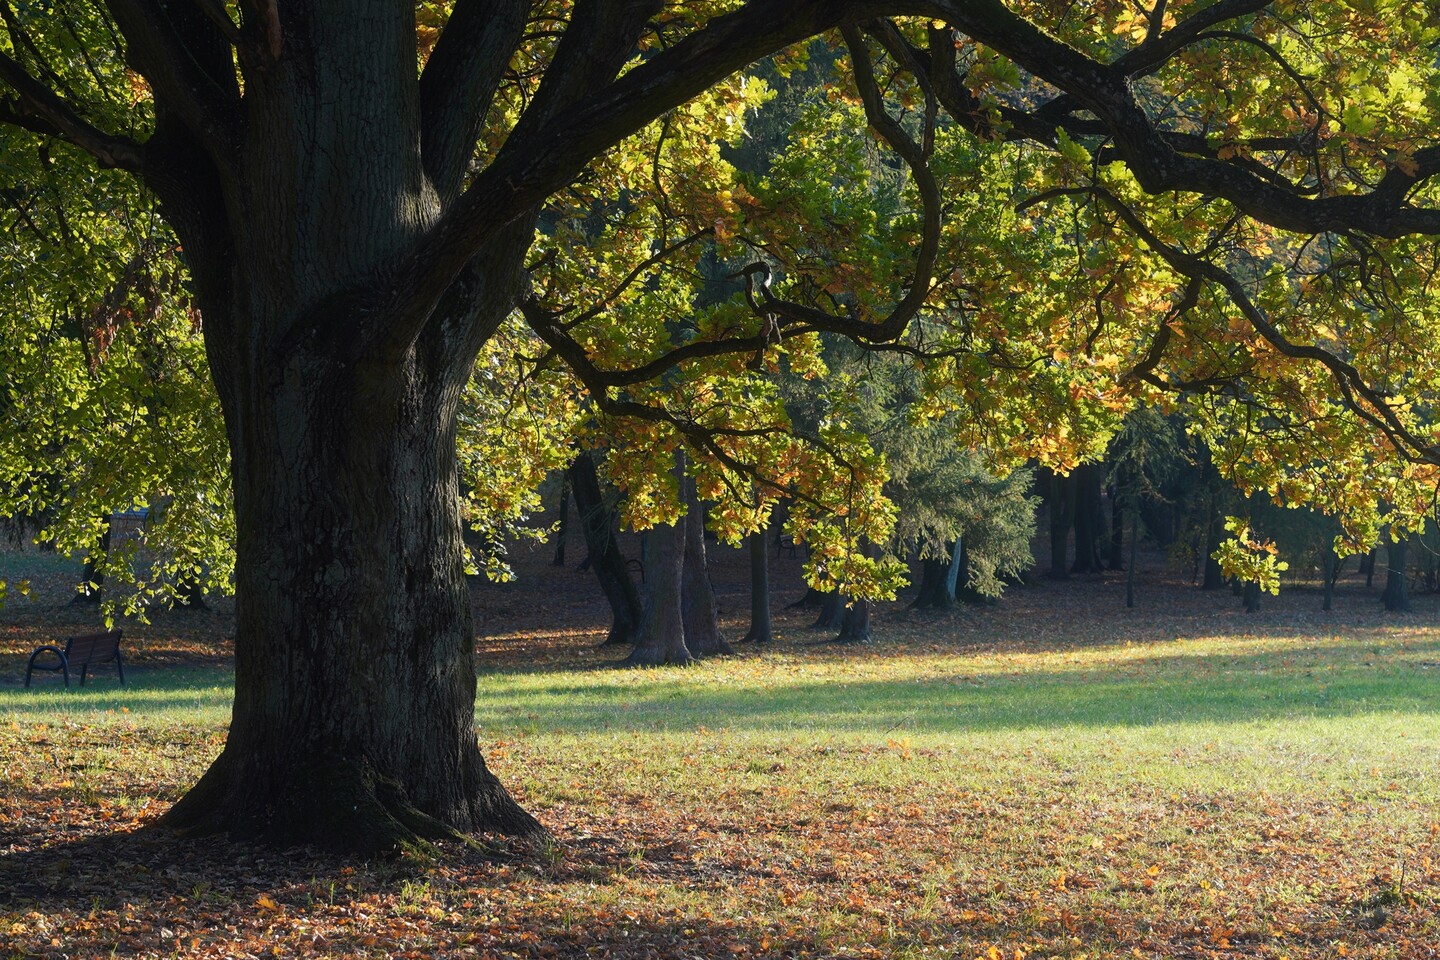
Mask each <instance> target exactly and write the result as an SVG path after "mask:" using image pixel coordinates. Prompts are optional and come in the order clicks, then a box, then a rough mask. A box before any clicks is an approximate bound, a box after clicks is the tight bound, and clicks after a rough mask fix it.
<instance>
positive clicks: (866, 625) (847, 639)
mask: <svg viewBox="0 0 1440 960" xmlns="http://www.w3.org/2000/svg"><path fill="white" fill-rule="evenodd" d="M835 642H836V643H869V642H870V601H869V600H863V599H859V598H857V599H855V600H853V601H851V603H850V605H849V606H847V607H845V610H844V614H843V616H842V618H841V621H840V633H839V634H838V635H837V636H836V637H835Z"/></svg>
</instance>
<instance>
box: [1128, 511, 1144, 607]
mask: <svg viewBox="0 0 1440 960" xmlns="http://www.w3.org/2000/svg"><path fill="white" fill-rule="evenodd" d="M1137 506H1138V504H1132V505H1131V507H1130V568H1129V569H1128V570H1126V571H1125V609H1127V610H1129V609H1133V608H1134V606H1135V567H1136V561H1135V551H1136V547H1137V546H1138V545H1139V543H1140V511H1139V510H1137V509H1136V507H1137Z"/></svg>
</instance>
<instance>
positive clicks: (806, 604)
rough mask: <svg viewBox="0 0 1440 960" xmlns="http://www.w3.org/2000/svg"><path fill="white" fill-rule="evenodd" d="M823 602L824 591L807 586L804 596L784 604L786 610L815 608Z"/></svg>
mask: <svg viewBox="0 0 1440 960" xmlns="http://www.w3.org/2000/svg"><path fill="white" fill-rule="evenodd" d="M824 603H825V592H824V591H823V590H816V589H815V588H814V587H807V588H806V590H805V596H803V597H801V598H800V599H799V600H796V601H795V602H794V603H790V604H786V606H785V609H786V610H815V609H817V608H819V607H820V606H821V605H823V604H824Z"/></svg>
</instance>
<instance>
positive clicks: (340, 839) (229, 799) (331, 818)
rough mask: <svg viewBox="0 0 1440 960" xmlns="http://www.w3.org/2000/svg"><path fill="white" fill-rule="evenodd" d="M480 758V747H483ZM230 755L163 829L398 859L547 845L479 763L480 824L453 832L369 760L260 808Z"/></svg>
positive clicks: (322, 766)
mask: <svg viewBox="0 0 1440 960" xmlns="http://www.w3.org/2000/svg"><path fill="white" fill-rule="evenodd" d="M477 753H478V748H477ZM230 757H231V754H229V753H228V752H227V753H222V754H221V755H220V757H219V758H218V759H216V761H215V763H214V764H212V765H211V767H210V769H209V770H207V771H206V772H205V775H204V776H203V777H201V778H200V781H199V782H198V783H196V784H195V786H194V787H192V788H191V789H190V791H189V792H188V793H186V794H185V796H183V797H181V798H180V800H179V801H178V802H177V803H176V804H175V805H174V806H173V807H171V808H170V810H169V811H167V812H166V813H165V815H164V816H163V817H162V818H161V819H160V825H161V826H162V827H165V828H168V829H171V830H174V831H176V832H177V833H180V834H181V835H184V836H213V835H215V834H222V833H223V834H229V835H230V836H231V837H232V838H233V839H236V840H256V841H261V842H264V843H269V844H278V845H281V846H299V845H311V846H315V847H319V848H321V849H324V850H329V851H332V852H335V853H341V854H349V855H356V856H362V857H373V856H393V855H395V854H398V853H400V852H401V851H403V850H404V849H406V848H407V847H414V846H417V845H420V844H423V843H425V842H426V841H433V840H459V841H462V842H467V843H473V842H474V841H473V840H472V839H471V838H470V837H469V836H468V834H471V833H495V834H501V835H503V836H510V837H522V838H527V839H534V840H543V839H546V838H548V837H549V835H550V834H549V831H547V830H546V829H545V828H544V827H543V826H542V825H541V824H540V822H539V821H537V820H536V819H535V818H534V817H532V816H531V815H530V814H528V813H526V812H525V811H524V810H523V809H522V808H521V807H520V805H519V804H517V803H516V802H515V801H514V800H513V799H512V798H511V797H510V794H509V793H508V792H507V791H506V790H505V788H504V787H503V786H501V784H500V781H499V780H497V779H495V776H494V775H493V774H491V773H490V772H489V771H488V770H485V769H484V764H483V761H480V760H479V758H478V756H477V758H476V763H475V764H473V765H471V766H472V769H475V768H477V767H478V768H479V769H480V770H481V771H482V772H481V773H480V775H479V776H477V777H473V778H472V779H474V780H475V781H476V782H474V783H471V784H468V785H467V786H466V790H467V791H468V792H469V794H470V795H471V797H472V800H471V803H470V807H471V810H472V811H473V821H474V822H472V823H467V824H463V825H459V826H457V825H452V824H449V823H446V822H444V821H442V820H440V819H438V818H436V817H433V816H431V815H430V814H428V813H425V812H424V811H422V810H420V809H419V808H417V807H416V806H414V805H413V804H412V803H411V802H410V800H409V798H408V797H407V796H406V793H405V790H404V788H403V787H402V786H401V785H400V784H399V783H398V782H396V781H395V780H393V779H391V778H389V777H386V776H384V775H383V774H381V773H380V772H379V771H378V770H376V769H375V767H374V765H373V764H371V763H370V762H369V761H368V760H364V759H353V758H347V757H343V756H330V757H325V758H323V759H320V760H317V761H316V762H315V763H314V764H313V765H312V766H311V767H310V769H309V770H308V772H307V773H305V774H297V775H296V776H294V777H292V778H291V779H290V780H289V781H287V782H286V784H285V786H286V788H287V789H286V791H285V793H284V795H281V796H278V797H271V798H269V802H268V803H265V804H263V805H262V804H259V803H256V802H255V798H254V797H253V796H252V795H251V794H250V792H249V791H247V790H246V789H244V785H243V784H237V783H235V782H234V781H235V780H236V779H237V777H238V776H242V775H243V774H240V773H239V772H238V771H236V770H235V764H234V763H233V761H231V760H230Z"/></svg>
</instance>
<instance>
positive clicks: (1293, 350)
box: [1083, 187, 1440, 465]
mask: <svg viewBox="0 0 1440 960" xmlns="http://www.w3.org/2000/svg"><path fill="white" fill-rule="evenodd" d="M1083 192H1086V193H1089V194H1091V195H1093V196H1094V197H1095V198H1097V199H1099V200H1101V201H1103V202H1104V203H1105V204H1106V205H1107V206H1109V207H1110V208H1111V209H1112V210H1114V211H1115V213H1116V215H1117V216H1119V217H1120V219H1121V220H1123V221H1124V222H1125V225H1126V226H1127V227H1129V228H1130V229H1131V231H1133V232H1134V234H1135V235H1136V236H1137V237H1139V238H1140V239H1141V240H1142V241H1144V243H1145V244H1146V246H1148V247H1150V248H1151V249H1152V250H1154V251H1155V252H1156V253H1157V254H1159V255H1160V257H1161V258H1162V259H1163V260H1164V261H1165V262H1166V263H1168V264H1169V265H1170V266H1171V267H1172V268H1173V269H1175V270H1176V271H1178V272H1179V273H1181V274H1183V275H1184V276H1186V277H1189V278H1190V279H1191V280H1203V281H1207V282H1210V283H1214V284H1216V285H1217V286H1219V287H1221V288H1222V289H1223V290H1224V291H1225V292H1226V294H1227V295H1228V296H1229V298H1230V300H1231V302H1232V303H1234V304H1235V306H1236V307H1237V308H1239V310H1240V312H1241V313H1242V314H1243V315H1244V317H1245V319H1246V320H1247V321H1249V323H1250V325H1251V326H1252V327H1253V328H1254V329H1255V332H1256V333H1258V334H1260V336H1261V337H1262V338H1263V339H1264V340H1265V342H1266V343H1268V344H1270V346H1271V347H1272V348H1274V350H1275V351H1276V352H1277V353H1279V354H1281V355H1283V356H1286V357H1290V358H1291V359H1294V360H1308V361H1311V362H1314V363H1318V364H1320V365H1321V366H1323V367H1324V368H1325V369H1326V370H1327V371H1329V373H1330V376H1331V379H1332V380H1333V381H1334V382H1335V385H1336V386H1337V387H1338V388H1339V389H1340V399H1341V402H1342V403H1343V404H1344V405H1345V407H1346V408H1347V409H1348V410H1350V412H1351V413H1353V414H1355V415H1356V416H1358V417H1359V418H1360V419H1362V420H1364V421H1365V422H1366V423H1369V424H1370V425H1371V426H1373V427H1375V428H1377V429H1378V430H1380V432H1381V433H1382V434H1384V436H1385V437H1386V438H1387V439H1389V440H1390V442H1391V443H1392V444H1393V445H1394V447H1395V449H1396V451H1397V452H1399V453H1400V455H1401V456H1404V457H1406V458H1407V459H1410V460H1413V461H1416V462H1421V463H1431V464H1436V465H1440V446H1437V445H1435V444H1434V443H1431V442H1429V441H1427V440H1425V439H1424V438H1423V437H1420V436H1418V435H1417V434H1416V433H1415V432H1414V431H1412V430H1411V429H1410V428H1409V427H1407V426H1406V425H1405V424H1404V422H1403V421H1401V419H1400V416H1399V414H1397V413H1396V412H1395V409H1394V407H1392V406H1391V405H1390V404H1389V402H1388V401H1387V400H1386V398H1385V395H1384V393H1383V392H1382V391H1380V390H1377V389H1376V388H1375V387H1373V386H1371V385H1370V384H1369V383H1368V382H1367V381H1366V380H1365V378H1364V376H1363V375H1362V374H1361V373H1360V371H1359V370H1358V369H1356V367H1355V366H1354V364H1351V363H1349V362H1348V361H1346V360H1344V359H1343V358H1341V357H1340V356H1338V355H1336V354H1335V353H1333V352H1332V351H1329V350H1326V349H1324V348H1323V347H1318V346H1315V345H1314V344H1303V343H1295V342H1293V341H1291V340H1290V339H1289V338H1288V337H1286V336H1285V334H1284V333H1283V332H1281V330H1280V328H1279V327H1277V326H1276V325H1275V323H1274V322H1273V321H1272V320H1271V319H1270V317H1269V316H1268V315H1267V314H1266V313H1265V311H1264V310H1263V309H1262V308H1261V307H1260V306H1259V305H1258V304H1257V303H1255V302H1254V301H1253V300H1252V299H1251V298H1250V295H1249V294H1248V293H1247V292H1246V290H1245V287H1244V285H1243V284H1242V283H1241V282H1240V281H1239V280H1238V279H1237V278H1236V277H1235V276H1234V275H1233V274H1232V273H1230V272H1229V271H1228V270H1226V269H1224V268H1223V267H1221V266H1219V265H1218V264H1216V263H1213V262H1211V261H1209V260H1206V259H1204V258H1202V257H1197V256H1194V255H1192V254H1188V253H1186V252H1184V251H1183V250H1179V249H1177V248H1175V247H1173V246H1171V245H1170V244H1168V243H1166V242H1165V241H1164V240H1161V239H1160V238H1159V237H1158V236H1156V235H1155V233H1154V232H1153V231H1152V230H1151V229H1150V227H1149V225H1148V224H1146V223H1145V221H1144V220H1142V219H1141V218H1140V216H1139V214H1137V213H1136V212H1135V211H1134V210H1132V209H1131V208H1130V207H1129V206H1128V205H1127V204H1125V203H1123V202H1122V201H1121V200H1120V199H1119V198H1118V197H1116V196H1114V195H1113V194H1111V193H1110V192H1109V191H1107V190H1103V189H1101V188H1098V187H1091V188H1086V189H1085V190H1084V191H1083Z"/></svg>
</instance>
